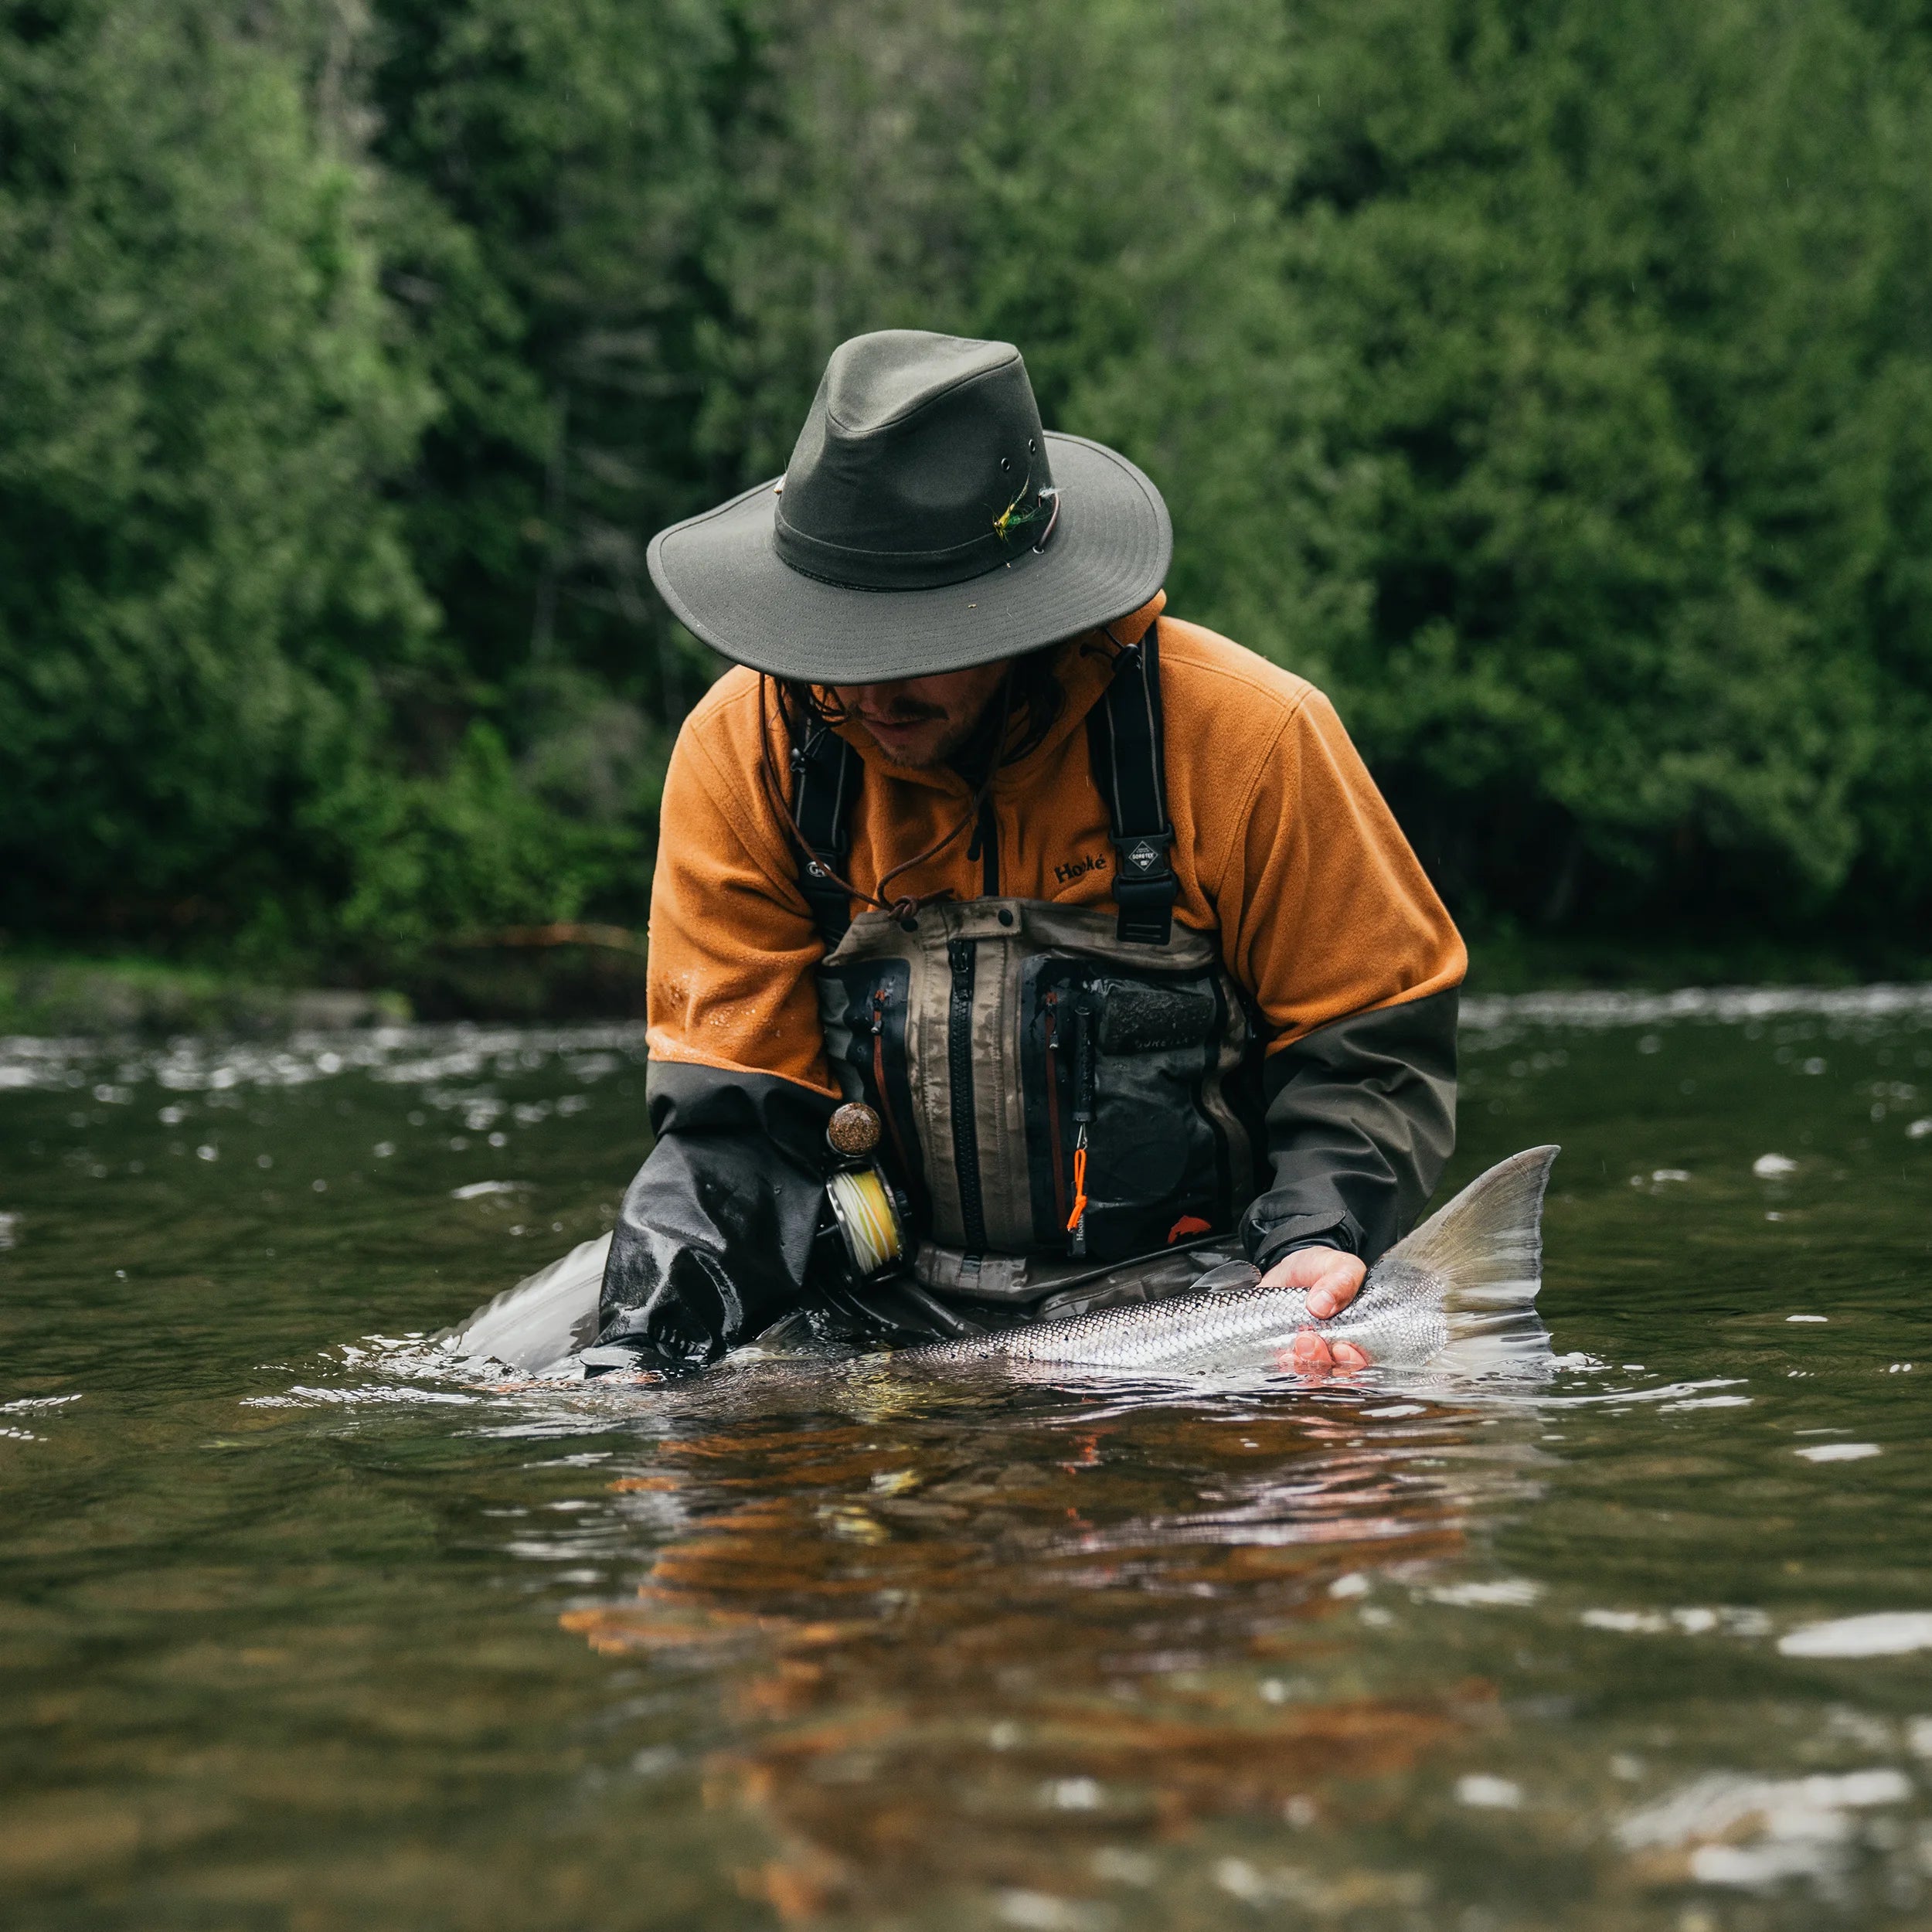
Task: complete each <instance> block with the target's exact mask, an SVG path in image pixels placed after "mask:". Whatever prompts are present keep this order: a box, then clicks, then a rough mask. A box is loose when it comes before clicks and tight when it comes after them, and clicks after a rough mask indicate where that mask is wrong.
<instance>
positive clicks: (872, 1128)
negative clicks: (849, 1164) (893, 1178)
mask: <svg viewBox="0 0 1932 1932" xmlns="http://www.w3.org/2000/svg"><path fill="white" fill-rule="evenodd" d="M879 1131H880V1130H879V1116H878V1115H877V1114H875V1113H874V1112H873V1111H872V1109H871V1108H870V1107H868V1106H867V1105H866V1103H865V1102H864V1101H863V1100H848V1101H846V1103H845V1105H844V1106H843V1107H840V1108H839V1109H838V1111H836V1112H835V1114H833V1115H832V1118H831V1120H830V1121H828V1123H827V1124H826V1127H825V1141H826V1145H828V1146H829V1147H830V1148H831V1149H832V1151H833V1153H835V1154H836V1155H838V1158H840V1159H841V1160H842V1161H863V1160H866V1159H867V1158H869V1156H870V1155H871V1154H872V1151H873V1149H874V1148H876V1147H877V1146H878V1145H879Z"/></svg>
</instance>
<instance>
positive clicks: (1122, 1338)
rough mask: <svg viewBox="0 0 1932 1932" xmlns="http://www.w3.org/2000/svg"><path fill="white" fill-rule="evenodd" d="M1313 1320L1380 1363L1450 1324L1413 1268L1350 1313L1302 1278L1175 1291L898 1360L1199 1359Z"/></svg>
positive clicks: (1172, 1362)
mask: <svg viewBox="0 0 1932 1932" xmlns="http://www.w3.org/2000/svg"><path fill="white" fill-rule="evenodd" d="M1304 1328H1318V1329H1320V1330H1321V1333H1322V1335H1323V1336H1324V1337H1325V1338H1327V1339H1328V1340H1329V1341H1331V1342H1355V1343H1356V1344H1357V1345H1359V1346H1360V1347H1361V1348H1362V1349H1364V1350H1365V1351H1366V1352H1367V1354H1368V1355H1369V1358H1370V1359H1371V1360H1372V1361H1374V1362H1378V1363H1388V1364H1396V1363H1408V1362H1414V1363H1420V1362H1426V1361H1427V1359H1429V1358H1430V1356H1431V1355H1434V1354H1435V1353H1437V1352H1438V1351H1439V1350H1440V1349H1442V1348H1443V1347H1444V1346H1445V1345H1447V1342H1448V1339H1449V1332H1448V1325H1447V1321H1446V1320H1445V1318H1444V1315H1443V1313H1442V1310H1441V1307H1440V1299H1439V1298H1437V1299H1435V1300H1433V1301H1432V1300H1431V1299H1430V1296H1429V1294H1428V1290H1427V1285H1426V1284H1423V1283H1421V1282H1420V1281H1413V1280H1410V1279H1408V1278H1406V1271H1403V1273H1400V1274H1398V1275H1397V1277H1396V1280H1395V1281H1386V1282H1385V1281H1378V1282H1376V1283H1375V1284H1372V1286H1370V1287H1365V1288H1364V1290H1363V1291H1362V1293H1361V1294H1359V1295H1358V1296H1357V1297H1356V1298H1355V1301H1354V1302H1353V1303H1352V1304H1351V1306H1350V1307H1349V1308H1348V1309H1347V1310H1346V1311H1344V1313H1343V1314H1342V1315H1341V1316H1339V1317H1337V1318H1334V1319H1332V1320H1330V1321H1319V1320H1318V1319H1317V1318H1315V1316H1313V1315H1310V1314H1309V1312H1308V1293H1307V1291H1306V1290H1305V1289H1302V1288H1264V1287H1260V1286H1258V1285H1257V1286H1256V1287H1250V1288H1246V1289H1238V1288H1237V1289H1233V1290H1226V1291H1219V1292H1214V1293H1209V1294H1181V1295H1176V1296H1175V1297H1174V1298H1172V1299H1171V1300H1170V1301H1165V1302H1158V1301H1157V1302H1154V1303H1151V1304H1145V1305H1142V1306H1139V1307H1134V1308H1102V1309H1099V1310H1097V1311H1095V1312H1094V1313H1093V1314H1091V1315H1076V1316H1074V1317H1073V1318H1072V1319H1070V1320H1069V1321H1042V1322H1037V1323H1034V1324H1032V1325H1028V1326H1025V1327H1021V1328H1007V1329H1002V1330H1001V1331H1000V1332H998V1333H996V1334H993V1335H976V1336H973V1337H971V1338H967V1339H964V1340H961V1341H957V1342H934V1343H932V1344H930V1345H927V1346H925V1347H923V1348H917V1349H903V1350H901V1351H900V1352H899V1353H898V1354H897V1355H896V1356H895V1357H894V1358H893V1359H894V1361H895V1362H896V1363H898V1364H900V1365H902V1366H906V1367H913V1368H922V1367H932V1368H945V1367H947V1366H965V1365H967V1364H969V1363H973V1362H1001V1361H1003V1362H1012V1363H1023V1364H1026V1365H1029V1366H1040V1367H1053V1366H1059V1367H1069V1368H1073V1367H1078V1368H1095V1369H1182V1370H1187V1369H1202V1368H1207V1367H1212V1366H1215V1365H1216V1364H1217V1363H1219V1362H1223V1361H1225V1360H1227V1359H1230V1358H1234V1359H1241V1358H1244V1357H1246V1356H1247V1355H1250V1353H1253V1352H1256V1351H1263V1352H1266V1351H1268V1350H1271V1349H1273V1350H1278V1349H1283V1348H1285V1347H1286V1346H1287V1345H1288V1343H1289V1342H1291V1340H1292V1339H1293V1338H1294V1336H1295V1335H1297V1334H1298V1332H1301V1330H1303V1329H1304Z"/></svg>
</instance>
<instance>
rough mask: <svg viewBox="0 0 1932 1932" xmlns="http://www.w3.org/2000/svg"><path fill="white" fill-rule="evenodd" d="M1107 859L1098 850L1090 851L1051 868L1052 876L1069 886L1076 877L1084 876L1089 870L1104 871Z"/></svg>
mask: <svg viewBox="0 0 1932 1932" xmlns="http://www.w3.org/2000/svg"><path fill="white" fill-rule="evenodd" d="M1106 869H1107V860H1106V859H1105V858H1104V856H1103V855H1101V854H1100V853H1099V852H1088V853H1087V854H1086V855H1084V856H1083V857H1081V858H1079V859H1068V860H1067V862H1066V864H1065V865H1063V866H1055V867H1054V868H1053V876H1054V878H1055V879H1056V880H1057V881H1058V882H1059V883H1060V884H1061V885H1063V886H1070V885H1072V884H1073V881H1074V880H1075V879H1083V878H1084V877H1085V876H1087V873H1089V872H1104V871H1106Z"/></svg>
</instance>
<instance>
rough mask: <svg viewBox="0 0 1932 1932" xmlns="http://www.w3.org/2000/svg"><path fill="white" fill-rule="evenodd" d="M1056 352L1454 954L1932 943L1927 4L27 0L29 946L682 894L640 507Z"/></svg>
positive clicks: (3, 346) (13, 267)
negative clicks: (909, 373)
mask: <svg viewBox="0 0 1932 1932" xmlns="http://www.w3.org/2000/svg"><path fill="white" fill-rule="evenodd" d="M900 325H909V326H918V327H925V328H938V329H944V330H949V331H953V332H959V333H962V334H969V335H989V336H997V337H1002V338H1008V339H1010V340H1012V341H1014V342H1017V343H1019V345H1021V347H1022V349H1023V350H1024V352H1025V353H1026V359H1027V362H1028V366H1029V369H1030V370H1031V372H1032V376H1033V379H1034V382H1035V385H1036V388H1037V389H1038V392H1039V397H1040V401H1041V405H1042V409H1043V413H1044V415H1045V417H1046V421H1047V423H1049V426H1051V427H1056V428H1060V429H1063V430H1072V431H1076V432H1078V433H1080V434H1086V435H1088V436H1092V437H1099V438H1100V439H1102V440H1105V441H1107V442H1109V443H1111V444H1114V445H1115V446H1116V447H1119V448H1121V449H1123V450H1124V451H1127V452H1128V454H1131V456H1133V457H1134V458H1135V460H1136V461H1138V462H1139V463H1141V464H1142V465H1143V466H1144V467H1145V468H1146V469H1147V470H1148V471H1149V472H1150V473H1151V474H1152V476H1153V477H1154V478H1155V480H1156V481H1157V482H1158V484H1159V485H1160V486H1161V488H1162V490H1163V491H1164V492H1165V495H1166V496H1167V498H1168V502H1169V504H1170V505H1171V507H1172V512H1173V515H1174V521H1175V529H1176V537H1177V547H1176V554H1175V566H1174V570H1173V573H1172V580H1171V582H1170V584H1169V590H1168V595H1169V606H1170V608H1172V610H1174V611H1176V612H1178V613H1179V614H1184V615H1186V616H1188V617H1192V618H1195V619H1197V620H1199V621H1203V622H1206V623H1207V624H1212V625H1214V626H1215V627H1216V628H1219V629H1221V630H1223V631H1226V632H1227V633H1228V634H1230V635H1232V636H1233V637H1234V638H1237V639H1239V640H1240V641H1242V642H1243V643H1245V644H1247V645H1250V646H1251V647H1252V648H1254V649H1256V650H1257V651H1261V652H1263V653H1264V654H1265V655H1267V656H1270V657H1271V658H1275V659H1277V660H1278V661H1280V662H1282V663H1284V664H1286V665H1290V666H1291V667H1293V668H1294V669H1296V670H1298V671H1300V672H1303V673H1304V674H1305V675H1308V676H1310V677H1311V678H1313V679H1315V680H1316V681H1317V682H1318V683H1320V684H1321V685H1323V686H1324V687H1325V688H1326V689H1328V691H1330V692H1331V693H1332V695H1333V696H1334V697H1335V699H1336V702H1337V703H1338V706H1339V707H1340V709H1341V711H1342V716H1343V717H1344V718H1345V720H1346V721H1347V723H1349V727H1350V729H1351V730H1352V732H1353V733H1354V734H1355V737H1356V740H1357V741H1358V743H1359V744H1360V745H1361V747H1362V750H1363V751H1364V753H1365V754H1366V757H1368V759H1369V762H1370V764H1371V765H1372V767H1373V769H1374V770H1375V772H1376V775H1377V777H1378V778H1379V780H1380V781H1381V783H1382V784H1383V787H1384V788H1385V789H1386V791H1387V793H1388V794H1389V798H1390V799H1391V801H1392V802H1393V804H1395V806H1396V809H1397V811H1398V812H1399V813H1400V816H1401V817H1402V819H1403V823H1404V824H1405V825H1406V827H1407V828H1408V830H1409V832H1410V835H1411V836H1412V838H1413V839H1414V841H1415V842H1416V844H1417V848H1418V849H1419V850H1420V852H1421V853H1422V854H1423V858H1424V859H1425V861H1426V862H1427V864H1428V866H1430V869H1431V871H1432V872H1433V873H1434V876H1435V877H1436V878H1437V881H1438V883H1440V886H1441V887H1442V889H1444V893H1445V894H1446V895H1447V897H1448V898H1449V900H1450V901H1451V904H1452V906H1454V910H1456V911H1457V913H1458V915H1459V917H1461V918H1462V919H1463V920H1464V921H1465V922H1466V923H1468V925H1469V926H1470V927H1471V929H1472V930H1475V931H1476V932H1478V933H1480V932H1482V931H1485V930H1492V931H1529V932H1538V933H1543V932H1546V933H1549V934H1612V935H1625V936H1629V935H1634V934H1672V933H1679V934H1682V933H1693V934H1694V933H1701V932H1706V931H1709V930H1721V929H1736V930H1753V931H1763V932H1769V933H1781V934H1804V933H1807V932H1813V931H1817V930H1835V931H1842V932H1849V933H1865V934H1890V935H1894V936H1896V935H1900V934H1908V935H1917V936H1919V937H1920V939H1923V937H1924V936H1925V935H1927V934H1928V933H1932V838H1928V836H1927V832H1928V826H1927V817H1928V804H1932V11H1928V10H1927V8H1926V6H1925V5H1924V0H1704V3H1703V4H1701V5H1696V6H1690V7H1686V6H1684V5H1681V4H1676V3H1675V0H1589V4H1584V0H1346V3H1345V4H1344V0H1238V4H1237V3H1236V0H1179V3H1175V0H1168V3H1167V4H1156V3H1155V0H1060V4H1059V5H1054V6H1051V7H1041V6H1039V5H1025V6H1022V5H1015V4H1012V0H978V3H977V4H972V5H968V4H964V0H896V3H895V0H309V3H308V4H306V5H304V4H301V0H247V3H246V4H244V3H243V0H141V4H140V5H131V4H128V3H127V0H121V4H114V0H0V779H3V782H4V791H3V792H0V798H4V810H3V811H0V929H4V931H5V934H6V936H7V940H8V942H9V944H12V945H13V946H15V947H19V946H22V945H26V946H43V947H67V948H71V949H87V948H94V949H96V950H112V949H119V950H121V951H141V950H145V951H151V952H152V953H154V954H156V955H158V956H163V957H176V958H186V959H216V958H218V959H221V960H223V961H230V962H238V963H240V964H243V965H244V966H247V967H250V968H253V969H255V970H258V971H262V972H264V973H265V974H272V973H277V972H287V971H291V970H301V971H308V972H311V973H315V974H318V975H333V976H335V977H338V978H343V979H345V980H349V981H354V980H355V979H356V978H359V977H360V978H369V977H370V976H377V977H379V976H380V975H383V974H398V973H403V974H406V971H408V970H409V968H410V962H411V961H414V960H418V959H420V958H421V957H423V956H424V954H426V952H427V951H429V950H430V949H433V948H434V947H437V946H439V945H444V944H449V943H451V942H453V941H474V940H477V939H478V938H479V937H487V936H488V935H490V934H493V933H497V932H499V931H502V930H504V929H505V928H510V927H519V926H529V925H532V924H543V923H549V922H558V921H573V920H577V921H598V922H604V923H609V924H611V925H614V926H617V927H626V928H630V929H632V930H638V929H641V927H642V925H643V923H644V920H645V914H646V911H647V908H648V887H649V878H650V870H651V853H652V844H653V838H654V825H655V803H656V798H657V795H658V786H659V784H660V782H661V779H662V772H663V770H664V766H665V759H666V757H667V754H668V748H669V745H670V742H671V740H672V736H673V735H674V734H675V730H676V727H677V724H678V722H679V719H680V718H681V717H682V716H683V714H684V713H685V711H686V710H687V709H689V706H690V705H691V704H692V702H694V701H695V699H696V696H698V694H699V693H700V692H702V689H704V687H705V685H706V682H708V680H709V679H710V678H711V677H712V676H713V675H715V674H716V669H717V668H718V667H717V666H716V663H715V662H714V661H713V659H712V658H710V657H709V654H708V653H706V651H703V650H702V648H700V647H699V646H698V645H696V644H695V642H694V641H692V639H690V638H689V637H687V636H685V635H684V634H682V633H681V632H680V631H679V629H678V628H677V627H676V626H675V624H672V621H670V620H669V618H668V616H667V615H666V614H665V612H664V611H663V610H662V607H661V606H660V605H659V604H658V603H657V601H656V600H655V595H654V594H653V593H652V591H651V588H650V586H649V583H648V579H647V577H646V576H645V571H644V567H643V557H644V551H645V544H646V542H647V541H648V538H649V536H650V535H651V532H652V531H653V530H655V529H657V528H658V527H659V526H661V525H662V524H664V523H665V522H669V521H671V520H672V519H675V518H677V517H679V516H682V515H686V514H688V513H689V512H692V511H695V510H696V509H701V508H703V507H704V506H706V505H708V504H709V503H712V502H715V501H716V500H718V499H719V498H722V497H723V496H725V495H728V494H730V493H731V492H735V491H736V490H738V489H740V488H743V487H745V486H746V485H748V484H750V483H751V482H753V481H757V480H758V479H759V478H763V477H765V476H767V475H770V474H773V473H774V472H775V471H777V470H779V469H780V468H782V467H783V465H784V461H785V458H786V457H787V454H788V453H789V450H790V447H791V439H792V437H793V435H794V434H795V431H796V429H797V426H798V423H799V421H800V420H801V417H802V416H803V413H804V409H805V406H806V405H807V404H808V402H809V400H810V398H811V393H812V391H813V389H814V388H815V385H816V383H817V380H818V375H819V372H820V371H821V369H822V367H823V365H824V362H825V357H826V355H827V354H828V352H829V350H830V349H832V346H833V345H835V343H837V342H838V341H840V340H841V339H842V338H845V336H847V335H852V334H854V333H856V332H859V331H861V330H863V329H868V328H881V327H888V326H900Z"/></svg>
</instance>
